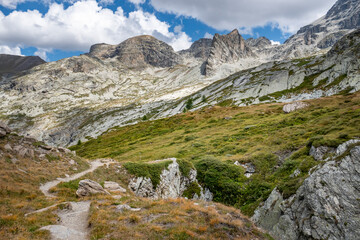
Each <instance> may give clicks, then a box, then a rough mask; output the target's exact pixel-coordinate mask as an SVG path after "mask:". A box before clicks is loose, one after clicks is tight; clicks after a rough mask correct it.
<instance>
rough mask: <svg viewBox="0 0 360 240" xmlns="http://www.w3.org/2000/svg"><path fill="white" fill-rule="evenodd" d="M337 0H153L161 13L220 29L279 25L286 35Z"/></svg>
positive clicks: (310, 20)
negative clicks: (194, 19)
mask: <svg viewBox="0 0 360 240" xmlns="http://www.w3.org/2000/svg"><path fill="white" fill-rule="evenodd" d="M335 2H336V0H316V1H314V0H291V1H289V0H272V1H269V0H251V1H248V0H222V1H221V7H219V1H218V0H196V1H194V0H181V1H169V0H151V4H152V5H153V6H154V8H155V9H156V10H158V11H161V12H168V13H174V14H177V15H184V16H189V17H193V18H196V19H198V20H200V21H202V22H204V23H205V24H207V25H209V26H211V27H214V28H215V29H218V30H232V29H234V28H244V29H248V28H253V27H257V26H265V25H267V24H270V23H276V24H278V26H279V28H280V29H281V30H282V31H284V32H287V33H294V32H296V31H297V30H298V29H299V28H300V27H302V26H304V25H306V24H309V23H311V22H312V21H314V20H316V19H317V18H319V17H321V16H322V15H324V14H325V13H326V11H327V10H328V9H330V7H331V6H332V5H333V4H334V3H335Z"/></svg>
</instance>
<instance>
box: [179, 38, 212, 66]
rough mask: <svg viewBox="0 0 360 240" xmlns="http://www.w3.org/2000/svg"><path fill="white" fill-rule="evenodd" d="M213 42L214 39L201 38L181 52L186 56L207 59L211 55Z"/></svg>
mask: <svg viewBox="0 0 360 240" xmlns="http://www.w3.org/2000/svg"><path fill="white" fill-rule="evenodd" d="M211 43H212V39H209V38H201V39H199V40H197V41H195V42H194V43H193V44H192V45H191V47H190V48H189V49H187V50H182V51H180V52H179V53H180V54H181V55H184V56H187V55H189V56H192V57H194V58H199V59H202V60H204V61H205V60H206V59H207V58H208V57H209V55H210V49H211Z"/></svg>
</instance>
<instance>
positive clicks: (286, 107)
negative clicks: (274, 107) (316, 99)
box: [283, 102, 309, 113]
mask: <svg viewBox="0 0 360 240" xmlns="http://www.w3.org/2000/svg"><path fill="white" fill-rule="evenodd" d="M308 106H309V104H308V103H305V102H293V103H289V104H286V105H284V107H283V111H284V112H285V113H290V112H294V111H296V110H299V109H302V108H306V107H308Z"/></svg>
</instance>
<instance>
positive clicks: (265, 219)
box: [251, 188, 284, 230]
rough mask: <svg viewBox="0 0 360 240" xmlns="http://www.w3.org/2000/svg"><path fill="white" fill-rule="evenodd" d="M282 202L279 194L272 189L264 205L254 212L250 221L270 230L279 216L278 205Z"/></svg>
mask: <svg viewBox="0 0 360 240" xmlns="http://www.w3.org/2000/svg"><path fill="white" fill-rule="evenodd" d="M283 200H284V199H283V197H282V195H281V194H280V192H279V191H278V190H277V189H276V188H274V190H273V191H272V192H271V194H270V196H269V197H268V199H267V200H266V201H265V202H264V204H263V205H262V206H261V207H259V208H257V209H256V210H255V212H254V215H253V216H252V217H251V220H252V221H254V222H255V223H257V224H258V225H259V226H261V227H262V228H264V229H266V230H269V229H272V227H273V226H274V225H275V224H277V222H278V220H279V218H280V216H281V209H280V204H281V203H282V202H283Z"/></svg>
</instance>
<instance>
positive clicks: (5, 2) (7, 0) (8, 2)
mask: <svg viewBox="0 0 360 240" xmlns="http://www.w3.org/2000/svg"><path fill="white" fill-rule="evenodd" d="M28 1H30V0H0V5H1V6H3V7H6V8H10V9H15V8H16V6H17V5H18V4H19V3H23V2H28ZM33 1H34V0H33Z"/></svg>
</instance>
